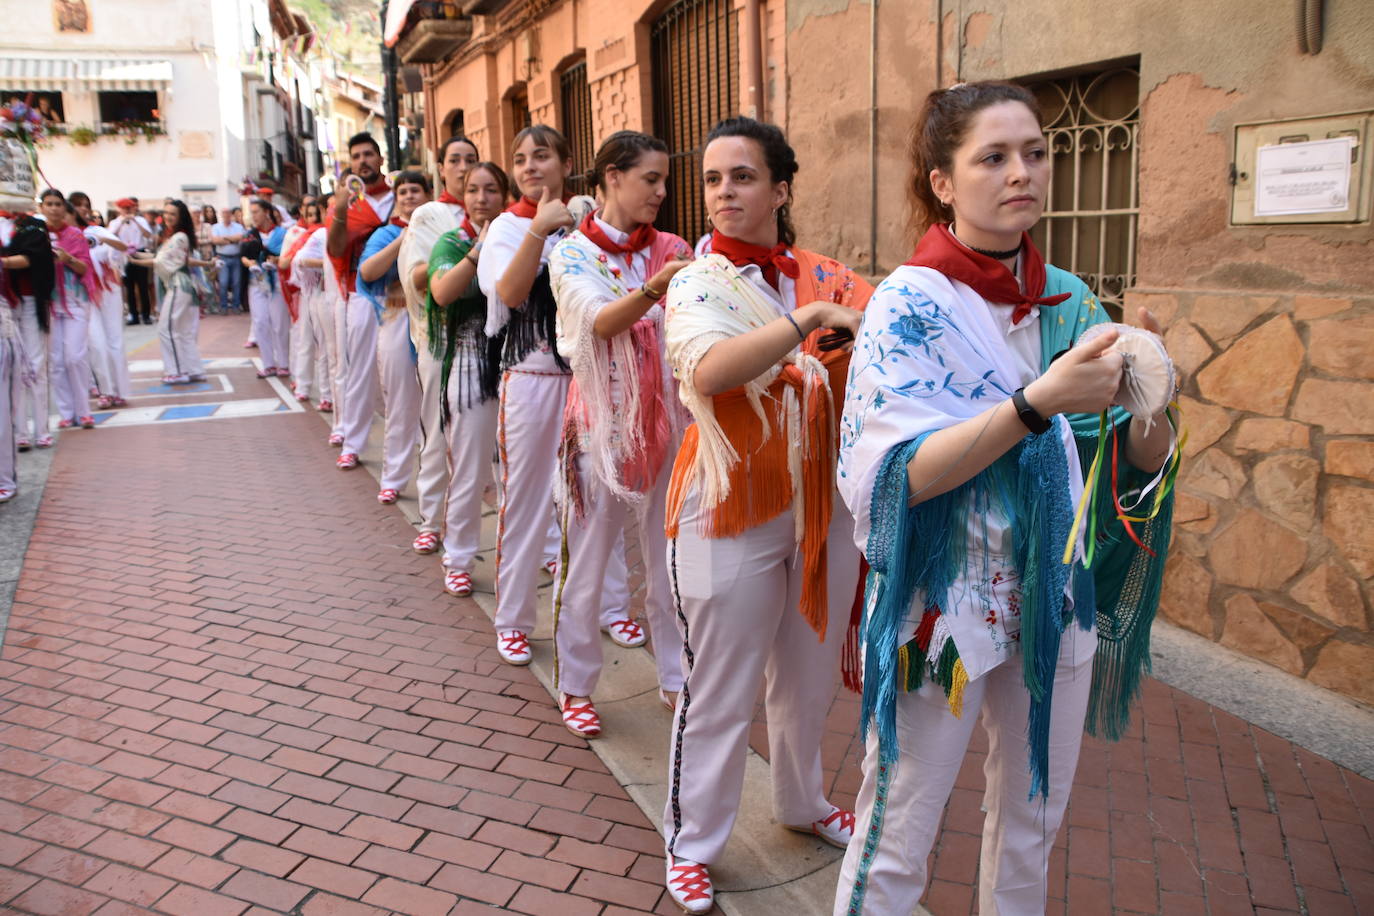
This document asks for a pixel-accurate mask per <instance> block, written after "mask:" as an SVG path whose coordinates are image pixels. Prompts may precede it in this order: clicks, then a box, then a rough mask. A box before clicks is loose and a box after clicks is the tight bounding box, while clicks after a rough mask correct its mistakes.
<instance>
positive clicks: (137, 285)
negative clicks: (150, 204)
mask: <svg viewBox="0 0 1374 916" xmlns="http://www.w3.org/2000/svg"><path fill="white" fill-rule="evenodd" d="M115 206H116V207H118V208H119V215H118V216H116V217H115V218H114V220H113V221H112V222H111V223H110V231H111V232H113V233H114V234H115V235H117V236H119V240H120V241H121V242H123V243H124V244H125V245H127V246H128V249H129V253H130V254H133V253H134V252H135V251H143V250H152V248H153V241H154V237H153V227H152V226H150V225H149V224H148V221H147V220H146V219H144V218H143V217H142V216H139V214H138V198H137V197H122V198H120V199H119V200H117V201H115ZM124 304H125V305H126V306H127V307H128V309H129V324H138V322H139V319H140V318H142V320H143V323H144V324H152V323H153V287H152V271H151V268H149V267H147V266H146V265H142V264H135V263H132V262H130V263H129V264H128V265H127V266H126V267H125V269H124Z"/></svg>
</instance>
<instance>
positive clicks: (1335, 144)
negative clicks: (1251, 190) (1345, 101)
mask: <svg viewBox="0 0 1374 916" xmlns="http://www.w3.org/2000/svg"><path fill="white" fill-rule="evenodd" d="M1354 148H1355V140H1354V138H1353V137H1334V138H1332V139H1330V140H1309V141H1307V142H1305V143H1277V144H1274V145H1273V146H1261V147H1260V148H1259V149H1258V150H1256V151H1255V215H1256V216H1291V215H1296V214H1299V213H1339V212H1341V211H1344V210H1347V209H1349V208H1350V159H1351V155H1350V153H1351V150H1353V149H1354Z"/></svg>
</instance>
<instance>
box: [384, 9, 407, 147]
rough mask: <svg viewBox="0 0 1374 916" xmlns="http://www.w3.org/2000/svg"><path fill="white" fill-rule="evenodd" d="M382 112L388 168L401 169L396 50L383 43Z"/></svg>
mask: <svg viewBox="0 0 1374 916" xmlns="http://www.w3.org/2000/svg"><path fill="white" fill-rule="evenodd" d="M386 8H387V0H382V12H381V17H382V22H386ZM381 47H382V75H383V90H382V111H383V113H384V116H385V118H386V147H387V152H386V156H387V166H388V167H389V168H392V169H397V168H400V167H401V164H402V163H401V126H400V104H399V103H400V98H399V95H398V93H397V91H396V90H397V87H396V49H395V48H388V47H387V46H386V42H385V41H383V42H382V46H381Z"/></svg>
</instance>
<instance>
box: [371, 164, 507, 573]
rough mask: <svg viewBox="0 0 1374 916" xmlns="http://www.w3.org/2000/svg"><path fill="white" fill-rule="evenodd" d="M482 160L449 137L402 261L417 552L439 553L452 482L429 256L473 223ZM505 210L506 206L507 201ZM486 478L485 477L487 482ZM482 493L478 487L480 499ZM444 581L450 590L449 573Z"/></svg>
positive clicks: (413, 545) (413, 217) (406, 241)
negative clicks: (416, 433) (433, 189)
mask: <svg viewBox="0 0 1374 916" xmlns="http://www.w3.org/2000/svg"><path fill="white" fill-rule="evenodd" d="M477 161H478V155H477V146H476V145H475V144H474V143H473V142H472V141H471V140H468V139H467V138H466V137H450V138H449V139H448V141H447V142H446V143H445V144H444V145H443V148H442V149H440V151H439V179H440V181H441V182H442V183H443V187H442V188H441V190H440V192H439V197H438V198H437V199H436V200H433V201H430V202H429V203H427V204H423V205H422V206H420V207H419V209H417V210H416V211H415V212H414V213H412V214H411V216H410V225H409V226H407V227H406V232H405V236H404V238H402V240H401V251H400V254H399V256H398V258H397V266H398V269H399V270H400V272H401V288H402V289H403V290H404V291H405V297H406V311H407V313H408V314H409V316H410V341H411V343H412V344H413V345H414V347H415V353H416V359H417V363H416V366H417V370H418V372H419V376H420V436H421V439H420V470H419V473H418V474H417V475H416V478H415V490H416V498H417V500H418V503H419V509H420V533H419V534H417V535H416V536H415V540H414V541H413V542H411V545H410V546H411V549H413V550H414V551H415V552H416V553H434V552H435V551H436V550H438V549H439V544H440V541H441V533H442V532H443V529H444V515H445V508H444V501H445V496H444V494H445V493H446V492H447V490H448V488H449V482H450V478H451V474H450V472H449V461H448V456H447V455H446V454H445V452H446V449H445V436H444V430H442V429H441V428H440V427H441V425H442V424H441V423H440V414H441V413H442V407H443V404H442V403H441V400H440V394H439V391H440V388H442V387H443V381H444V376H443V368H442V366H441V365H440V360H438V359H436V358H435V356H434V354H433V352H432V347H431V341H430V340H429V332H428V324H429V321H428V319H427V317H426V314H425V299H426V291H427V286H428V282H429V280H428V272H429V258H430V255H431V254H432V253H433V251H434V245H435V243H436V242H438V240H439V238H440V237H441V236H442V235H443V234H444V233H446V232H451V231H453V230H455V229H458V228H460V227H461V226H462V225H463V223H464V222H465V221H467V219H468V214H467V212H466V210H465V209H464V207H463V195H464V189H465V186H466V178H467V173H468V170H469V169H470V168H472V167H473V166H474V165H476V164H477ZM502 177H503V178H504V173H503V176H502ZM501 206H502V207H504V206H505V201H504V199H503V200H502V203H501ZM498 212H499V208H498ZM488 219H490V217H488ZM469 240H471V239H469ZM486 476H488V475H485V474H484V475H483V478H484V479H485V478H486ZM480 495H481V490H480V489H479V490H478V496H479V498H480ZM464 568H466V567H464ZM444 582H445V587H446V588H447V586H448V584H449V579H448V574H447V573H446V574H445V578H444ZM469 590H470V589H469ZM452 593H453V592H452V591H451V590H450V594H452Z"/></svg>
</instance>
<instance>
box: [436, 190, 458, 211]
mask: <svg viewBox="0 0 1374 916" xmlns="http://www.w3.org/2000/svg"><path fill="white" fill-rule="evenodd" d="M439 203H441V204H457V205H458V206H460V207H461V206H462V205H463V202H462V201H461V200H459V199H458V198H456V197H454V196H453V195H452V194H450V193H449V192H448V188H444V190H443V191H442V192H441V193H440V194H439Z"/></svg>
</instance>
